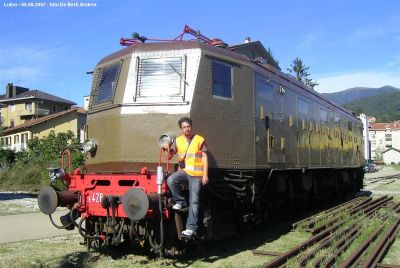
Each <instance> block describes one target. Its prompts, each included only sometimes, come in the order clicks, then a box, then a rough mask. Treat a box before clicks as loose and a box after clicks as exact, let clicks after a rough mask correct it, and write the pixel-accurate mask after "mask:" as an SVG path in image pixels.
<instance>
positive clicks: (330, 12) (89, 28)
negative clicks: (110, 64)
mask: <svg viewBox="0 0 400 268" xmlns="http://www.w3.org/2000/svg"><path fill="white" fill-rule="evenodd" d="M28 1H30V0H28ZM0 4H1V6H0V94H3V93H5V88H6V85H7V83H14V85H19V86H23V87H27V88H30V89H39V90H42V91H44V92H47V93H50V94H53V95H57V96H59V97H62V98H66V99H69V100H71V101H74V102H76V103H77V104H78V105H80V106H82V105H83V97H84V96H87V95H89V94H90V89H91V79H92V77H91V75H90V74H87V72H90V71H93V69H94V67H95V65H96V63H97V62H98V61H99V60H100V59H101V58H103V57H104V56H106V55H108V54H111V53H113V52H115V51H117V50H119V49H121V48H122V47H121V46H120V45H119V39H120V38H121V37H130V36H131V34H132V33H133V32H138V33H139V34H140V35H144V36H146V37H148V38H160V39H173V38H175V37H176V36H178V35H179V34H180V33H181V32H182V29H183V27H184V25H186V24H187V25H190V26H191V27H192V28H194V29H196V30H200V31H201V33H202V34H204V35H206V36H208V37H210V38H220V39H222V40H224V42H225V43H228V44H229V45H236V44H240V43H243V41H244V38H245V37H247V36H249V37H250V38H251V40H252V41H261V43H262V44H263V45H264V47H266V48H270V49H271V50H272V52H273V54H274V57H275V58H276V59H277V60H278V61H279V65H280V67H281V69H282V71H284V72H287V68H290V65H291V63H292V61H293V59H295V58H296V57H299V58H301V59H302V60H303V62H304V64H305V65H306V66H309V67H310V69H309V72H310V75H311V78H312V79H314V80H317V82H318V83H319V85H318V86H317V87H316V88H315V89H316V90H317V91H318V92H327V93H331V92H337V91H341V90H345V89H348V88H351V87H358V86H363V87H382V86H385V85H391V86H394V87H397V88H400V1H397V0H384V1H377V0H375V1H366V0H302V1H299V0H259V1H255V0H247V1H243V0H241V1H239V0H231V1H226V0H224V1H222V0H213V1H205V0H203V1H201V0H197V1H193V0H87V1H86V0H77V1H74V0H71V1H63V0H54V1H49V0H38V1H32V2H26V0H24V1H22V0H8V1H4V0H0ZM75 4H77V5H78V7H76V6H74V5H75ZM80 4H92V5H93V6H91V7H83V6H80ZM27 5H31V6H27ZM35 5H36V6H35ZM32 6H34V7H32Z"/></svg>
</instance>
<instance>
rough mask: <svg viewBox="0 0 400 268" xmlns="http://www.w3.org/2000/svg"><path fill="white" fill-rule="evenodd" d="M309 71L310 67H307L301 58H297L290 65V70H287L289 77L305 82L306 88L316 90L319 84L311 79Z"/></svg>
mask: <svg viewBox="0 0 400 268" xmlns="http://www.w3.org/2000/svg"><path fill="white" fill-rule="evenodd" d="M309 69H310V67H306V66H305V65H304V63H303V61H302V60H301V59H300V58H299V57H296V58H295V59H294V60H293V62H292V64H291V65H290V69H289V68H288V69H287V70H288V72H289V75H291V76H293V77H294V78H295V79H297V80H299V81H301V82H303V83H304V84H305V85H306V86H309V87H310V88H312V89H314V87H315V86H318V83H317V81H313V80H312V79H311V78H309V76H310V73H309V72H308V71H309Z"/></svg>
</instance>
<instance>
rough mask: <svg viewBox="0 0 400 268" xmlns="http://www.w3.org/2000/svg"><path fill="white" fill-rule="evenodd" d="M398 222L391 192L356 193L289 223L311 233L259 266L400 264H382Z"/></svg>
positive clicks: (398, 211)
mask: <svg viewBox="0 0 400 268" xmlns="http://www.w3.org/2000/svg"><path fill="white" fill-rule="evenodd" d="M399 226H400V202H398V201H394V200H393V197H392V196H387V195H385V196H380V197H378V198H372V197H370V196H360V197H357V198H354V199H352V200H350V201H348V202H346V203H343V204H341V205H339V206H336V207H334V208H331V209H328V210H325V211H323V212H321V213H319V214H317V215H313V216H311V217H309V218H306V219H303V220H301V221H299V222H296V223H294V224H293V228H294V229H296V230H303V231H306V232H309V233H310V234H311V237H310V238H309V239H307V240H306V241H304V242H302V243H300V244H298V245H296V246H295V247H293V248H291V249H290V250H288V251H286V252H283V253H276V252H267V251H260V250H257V251H253V254H256V255H268V256H274V258H273V259H272V260H271V261H269V262H267V263H265V264H264V265H263V266H262V267H265V268H268V267H333V266H335V267H365V268H367V267H368V268H370V267H400V264H398V265H395V264H382V263H381V261H382V259H383V257H384V254H385V252H387V250H388V248H389V247H390V245H391V244H392V242H393V241H394V239H395V237H396V234H397V232H398V230H399Z"/></svg>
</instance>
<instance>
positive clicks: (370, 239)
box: [339, 226, 383, 268]
mask: <svg viewBox="0 0 400 268" xmlns="http://www.w3.org/2000/svg"><path fill="white" fill-rule="evenodd" d="M382 229H383V226H378V228H376V229H375V231H374V232H373V233H372V234H371V235H370V236H369V237H368V239H366V240H365V241H364V242H363V243H362V244H361V245H360V246H359V247H358V248H357V249H356V250H355V251H354V252H353V253H352V254H351V255H350V256H349V257H348V258H347V259H346V260H345V261H344V262H343V263H342V264H341V265H340V266H339V267H340V268H347V267H351V265H353V264H354V263H355V262H356V261H357V260H358V258H359V257H360V256H361V255H362V253H363V252H364V251H365V250H366V249H367V248H368V246H369V245H370V244H371V243H372V242H373V241H374V240H375V239H376V238H377V237H378V235H379V233H380V232H381V231H382Z"/></svg>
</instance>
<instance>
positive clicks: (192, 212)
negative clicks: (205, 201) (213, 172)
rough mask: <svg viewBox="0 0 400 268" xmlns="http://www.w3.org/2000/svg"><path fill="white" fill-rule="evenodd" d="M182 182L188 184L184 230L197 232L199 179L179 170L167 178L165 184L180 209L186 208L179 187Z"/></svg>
mask: <svg viewBox="0 0 400 268" xmlns="http://www.w3.org/2000/svg"><path fill="white" fill-rule="evenodd" d="M183 182H188V184H189V215H188V219H187V221H186V229H190V230H192V231H193V232H195V233H196V232H197V221H198V219H199V204H200V202H199V195H200V189H201V177H193V176H190V175H188V174H187V173H186V172H185V171H182V170H179V171H177V172H175V173H173V174H172V175H171V176H169V177H168V180H167V184H168V187H169V189H170V190H171V192H172V198H173V199H174V201H175V202H176V203H180V204H181V205H182V207H186V206H187V204H186V200H185V196H184V195H183V194H182V190H181V187H180V185H181V184H182V183H183Z"/></svg>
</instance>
